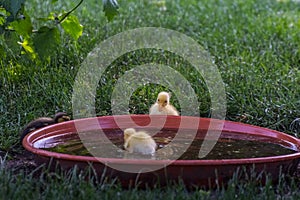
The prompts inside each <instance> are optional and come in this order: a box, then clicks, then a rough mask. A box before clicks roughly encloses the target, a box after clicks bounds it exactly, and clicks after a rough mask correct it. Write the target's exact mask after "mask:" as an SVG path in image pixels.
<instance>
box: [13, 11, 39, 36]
mask: <svg viewBox="0 0 300 200" xmlns="http://www.w3.org/2000/svg"><path fill="white" fill-rule="evenodd" d="M10 26H11V27H12V28H13V30H15V31H16V32H17V33H18V34H19V35H21V36H23V37H26V38H27V37H29V36H30V35H31V33H32V30H33V26H32V23H31V19H30V17H29V15H27V14H26V13H24V17H23V18H22V19H18V20H15V21H13V22H11V23H10Z"/></svg>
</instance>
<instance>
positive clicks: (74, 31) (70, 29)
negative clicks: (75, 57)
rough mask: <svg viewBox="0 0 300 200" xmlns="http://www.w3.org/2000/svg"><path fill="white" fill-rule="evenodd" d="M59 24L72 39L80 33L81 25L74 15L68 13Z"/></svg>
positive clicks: (75, 38) (76, 37)
mask: <svg viewBox="0 0 300 200" xmlns="http://www.w3.org/2000/svg"><path fill="white" fill-rule="evenodd" d="M61 25H62V27H63V29H64V31H65V32H66V33H67V34H69V35H70V36H71V37H72V38H73V39H74V40H77V39H78V38H79V37H80V36H81V35H82V30H83V27H82V25H81V24H80V23H79V20H78V18H77V17H76V16H75V15H69V16H68V17H67V18H66V19H65V20H64V21H62V23H61Z"/></svg>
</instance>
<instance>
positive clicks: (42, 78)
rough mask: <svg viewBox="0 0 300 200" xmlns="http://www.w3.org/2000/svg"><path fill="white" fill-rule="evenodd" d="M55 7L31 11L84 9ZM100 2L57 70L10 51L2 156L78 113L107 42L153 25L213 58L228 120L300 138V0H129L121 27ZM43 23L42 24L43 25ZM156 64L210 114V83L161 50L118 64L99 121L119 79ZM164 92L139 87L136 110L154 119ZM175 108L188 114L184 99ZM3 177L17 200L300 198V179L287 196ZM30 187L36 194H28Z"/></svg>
mask: <svg viewBox="0 0 300 200" xmlns="http://www.w3.org/2000/svg"><path fill="white" fill-rule="evenodd" d="M50 2H51V1H42V2H41V1H36V0H28V1H27V8H28V9H29V12H30V13H32V16H35V17H39V16H47V15H48V14H49V12H51V11H60V10H61V9H64V10H69V9H70V8H71V7H72V6H74V5H75V4H76V1H71V0H70V1H59V2H57V3H56V4H54V5H52V4H51V3H50ZM97 2H98V1H96V0H86V1H84V3H83V4H82V6H81V7H80V8H79V10H77V11H76V12H75V14H76V15H77V16H78V17H79V19H80V21H81V23H82V24H83V25H84V35H83V36H82V37H81V38H80V39H79V41H78V42H77V43H74V42H71V41H69V40H68V38H64V39H63V44H64V45H63V47H60V48H59V49H58V52H57V54H56V55H53V56H52V58H51V62H49V63H45V64H36V63H34V62H32V61H30V60H29V59H28V58H27V57H26V55H20V54H19V53H18V46H17V45H15V44H14V45H12V46H7V57H6V58H3V59H1V60H0V77H1V80H0V81H1V82H0V91H1V95H0V149H1V151H4V152H5V151H6V150H8V149H9V148H10V147H11V146H12V145H13V144H15V143H16V142H17V141H18V137H19V131H20V130H21V129H22V127H23V126H24V125H25V124H26V123H28V122H29V121H31V120H32V119H34V118H36V117H39V116H53V114H54V113H55V112H56V111H66V112H68V113H72V102H71V97H72V86H73V83H74V80H75V76H76V73H77V71H78V69H79V67H80V63H81V62H82V61H83V60H84V58H85V57H86V55H87V54H88V52H90V51H91V50H92V49H93V48H94V46H95V45H96V44H97V43H100V42H101V41H103V40H104V39H106V38H108V37H110V36H113V35H115V34H117V33H120V32H122V31H126V30H129V29H132V28H138V27H149V26H159V27H164V28H169V29H173V30H177V31H179V32H181V33H184V34H186V35H188V36H190V37H192V38H193V39H195V40H196V41H198V43H199V44H200V45H202V46H203V47H204V48H205V49H206V50H207V51H208V52H209V53H210V54H211V56H212V58H213V60H214V62H215V64H216V65H217V67H218V69H219V71H220V73H221V76H222V78H223V81H224V83H225V89H226V95H227V115H226V118H227V119H228V120H233V121H242V122H245V123H249V124H254V125H259V126H263V127H267V128H271V129H275V130H280V131H283V132H286V133H288V134H291V135H294V136H300V135H299V134H300V129H299V127H300V122H299V120H297V119H298V118H299V117H300V87H299V85H300V50H299V49H300V39H299V38H300V20H299V19H300V3H297V1H288V0H287V1H276V0H265V1H258V0H255V1H252V0H234V1H232V0H223V1H221V0H205V1H197V0H189V1H181V0H174V1H171V0H167V1H166V7H167V10H166V11H160V10H159V7H158V6H157V5H156V4H153V3H151V2H150V1H146V0H143V1H130V0H129V1H121V2H120V15H119V16H117V17H116V19H115V20H114V21H113V22H111V23H107V21H106V19H105V17H104V15H103V13H102V12H100V10H102V5H101V4H99V3H97ZM39 23H40V22H38V21H36V20H35V24H36V25H39ZM148 62H156V63H161V64H167V65H170V66H172V67H173V68H175V69H176V70H178V71H179V72H181V73H182V74H183V75H184V76H185V77H186V78H188V79H189V81H190V83H191V85H192V86H193V88H194V90H195V91H196V93H197V97H198V99H199V101H200V102H201V105H200V115H201V116H203V117H209V116H210V99H209V93H208V91H207V88H206V86H205V82H204V81H203V79H202V77H200V75H199V74H198V73H197V72H195V71H193V69H192V68H191V67H190V66H189V64H188V63H186V62H185V61H184V60H182V59H181V58H179V57H177V56H176V55H172V54H170V53H166V52H164V53H163V52H159V51H153V50H141V51H137V52H133V53H128V54H126V55H123V56H122V57H121V58H119V59H117V60H116V61H115V62H114V63H113V64H112V65H111V66H110V68H109V69H108V70H107V72H106V73H105V76H104V77H103V78H102V79H101V81H100V84H99V87H98V90H97V99H96V105H97V110H96V111H97V114H98V115H107V114H111V109H110V101H109V100H110V96H111V92H110V91H111V89H112V88H113V87H114V83H115V82H116V80H117V79H116V78H118V77H120V76H121V75H122V74H123V73H124V72H125V71H126V70H129V69H132V68H133V67H134V66H136V65H141V64H145V63H148ZM161 89H166V90H168V87H167V86H160V87H157V86H156V85H151V84H149V85H146V86H145V87H142V88H139V89H138V90H137V91H135V93H134V94H133V96H132V97H131V102H130V112H131V113H145V112H148V107H149V105H150V104H151V102H153V101H154V100H155V98H156V93H157V92H158V91H160V90H161ZM172 102H173V104H174V105H175V106H177V107H179V104H178V99H177V98H176V96H174V97H173V99H172ZM179 108H180V107H179ZM0 173H1V176H0V177H1V179H3V181H0V183H1V184H2V185H1V187H0V188H1V192H0V193H1V194H7V195H8V196H7V198H8V199H9V198H13V199H15V198H14V197H16V196H21V197H22V196H24V197H25V198H27V199H29V198H33V197H36V195H40V196H38V198H40V199H48V198H51V197H58V198H63V197H64V195H65V194H64V192H62V191H65V190H67V191H68V192H69V193H68V194H67V195H69V196H70V197H73V198H74V197H79V199H80V198H81V197H82V198H83V197H84V195H87V194H90V195H95V196H91V198H92V197H96V196H97V197H98V195H107V196H106V198H112V197H114V198H118V199H137V198H139V197H141V196H143V198H145V196H146V194H147V195H148V194H149V195H150V197H154V198H170V199H181V198H184V197H187V196H189V197H191V198H195V199H197V197H201V196H203V198H205V197H207V194H209V195H213V197H216V198H220V199H222V198H221V197H224V198H225V199H230V198H231V197H232V198H233V197H239V198H241V199H243V198H245V199H246V198H247V197H249V196H251V197H252V196H253V197H254V196H255V197H258V198H262V199H265V198H266V197H267V196H268V195H269V193H270V197H272V195H279V196H282V197H284V198H290V199H292V197H299V195H300V193H299V192H298V190H297V189H296V188H295V187H296V186H295V185H293V184H291V181H289V182H286V183H284V186H283V189H281V188H280V187H279V186H271V185H267V186H265V187H254V189H253V187H252V186H250V185H249V184H247V183H245V184H243V185H241V186H237V187H229V188H228V189H220V190H218V191H215V192H211V193H210V192H208V193H207V192H204V191H195V192H192V193H189V192H186V191H185V190H184V189H182V187H175V188H172V187H170V188H167V189H165V190H164V191H161V190H162V189H159V188H157V189H155V190H145V191H144V190H143V191H139V190H134V189H133V190H122V189H121V188H120V187H119V186H117V185H109V184H108V185H105V186H104V188H102V186H99V185H96V186H95V185H93V184H91V183H89V182H86V181H83V180H81V179H80V178H78V177H74V179H75V180H74V179H72V178H70V177H69V176H70V175H59V177H60V178H57V179H55V181H53V182H51V180H46V179H44V178H38V179H36V178H26V176H25V174H22V173H21V174H18V175H13V173H12V172H11V171H10V170H4V169H1V171H0ZM4 183H6V184H4ZM6 185H7V186H6ZM50 185H51V186H50ZM76 186H77V187H76ZM70 188H72V189H70ZM69 189H70V190H69ZM29 190H30V191H32V192H28V194H27V192H26V191H29ZM41 191H42V192H41ZM253 191H256V192H255V193H253ZM72 192H73V193H72ZM249 194H251V195H249ZM10 195H12V196H10ZM13 195H15V196H13ZM27 195H28V196H27ZM80 195H82V196H80ZM156 195H157V196H156ZM164 195H165V196H164ZM235 195H237V196H235ZM7 198H4V199H7ZM255 199H256V198H255Z"/></svg>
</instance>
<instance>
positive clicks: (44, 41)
mask: <svg viewBox="0 0 300 200" xmlns="http://www.w3.org/2000/svg"><path fill="white" fill-rule="evenodd" d="M33 44H34V47H35V50H36V52H37V53H38V55H39V56H40V58H41V59H43V60H45V59H50V56H51V55H52V54H53V53H54V52H55V50H56V49H57V47H58V46H59V45H60V34H59V30H58V28H57V27H54V28H49V27H47V26H43V27H41V28H40V29H39V30H38V32H37V33H36V35H35V36H34V38H33Z"/></svg>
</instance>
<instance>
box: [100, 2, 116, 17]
mask: <svg viewBox="0 0 300 200" xmlns="http://www.w3.org/2000/svg"><path fill="white" fill-rule="evenodd" d="M102 1H103V11H104V13H105V16H106V17H107V19H108V21H111V20H113V18H114V17H115V16H116V15H117V14H118V8H119V6H118V2H117V0H102Z"/></svg>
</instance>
